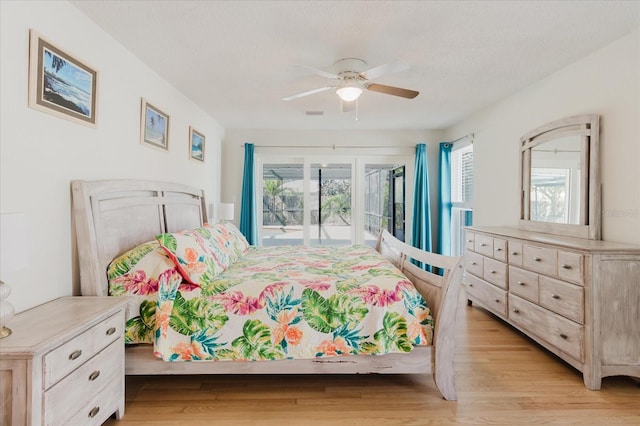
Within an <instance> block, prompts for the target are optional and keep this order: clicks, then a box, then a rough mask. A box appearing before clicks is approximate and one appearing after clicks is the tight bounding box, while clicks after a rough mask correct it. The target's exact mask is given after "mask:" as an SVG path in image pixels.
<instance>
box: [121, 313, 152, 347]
mask: <svg viewBox="0 0 640 426" xmlns="http://www.w3.org/2000/svg"><path fill="white" fill-rule="evenodd" d="M125 330H126V331H125V333H124V341H125V343H140V342H149V343H151V342H152V341H153V340H152V337H153V327H148V326H147V325H146V324H145V323H144V321H143V320H142V318H140V317H133V318H131V319H129V320H128V321H127V324H126V327H125Z"/></svg>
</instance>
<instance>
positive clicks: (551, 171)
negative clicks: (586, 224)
mask: <svg viewBox="0 0 640 426" xmlns="http://www.w3.org/2000/svg"><path fill="white" fill-rule="evenodd" d="M580 148H581V138H580V136H577V135H574V136H568V137H563V138H557V139H553V140H550V141H547V142H545V143H541V144H539V145H537V146H535V147H533V148H532V149H531V175H530V183H531V187H530V205H529V206H530V219H531V220H534V221H539V222H550V223H567V224H576V225H577V224H580V213H581V212H580V204H581V203H580V190H581V188H580V182H581V180H582V176H581V173H582V170H583V165H582V164H581V159H582V154H581V152H580Z"/></svg>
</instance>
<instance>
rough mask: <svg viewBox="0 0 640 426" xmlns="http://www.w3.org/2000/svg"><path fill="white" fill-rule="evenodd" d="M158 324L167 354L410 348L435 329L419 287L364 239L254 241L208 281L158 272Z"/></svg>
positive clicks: (262, 355)
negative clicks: (345, 243) (191, 282)
mask: <svg viewBox="0 0 640 426" xmlns="http://www.w3.org/2000/svg"><path fill="white" fill-rule="evenodd" d="M155 323H156V328H155V336H154V352H155V354H156V356H158V357H160V358H162V359H163V360H165V361H201V360H242V361H257V360H276V359H289V358H314V357H327V356H339V355H355V354H372V355H374V354H385V353H391V352H409V351H411V349H412V348H413V346H414V345H428V344H431V339H432V330H433V320H432V317H431V314H430V311H429V308H428V306H427V304H426V302H425V300H424V299H423V298H422V296H421V295H420V294H419V293H418V292H417V290H416V289H415V287H414V286H413V285H412V284H411V282H410V281H408V280H407V278H406V277H405V276H404V275H402V273H401V272H400V271H398V270H397V269H396V268H395V267H394V266H393V265H392V264H391V263H389V262H388V261H387V260H386V259H384V258H383V257H382V256H381V255H380V254H379V253H377V252H376V251H375V250H373V249H371V248H369V247H367V246H350V247H304V246H286V247H284V246H283V247H258V248H251V249H250V250H249V253H247V254H246V255H244V256H242V257H241V258H240V259H239V260H238V261H236V262H235V263H234V264H233V265H231V266H230V267H229V268H228V269H227V270H225V271H224V272H222V273H221V274H220V275H218V277H217V279H216V280H215V281H213V282H211V284H209V285H206V286H202V287H197V286H186V287H185V286H184V285H182V286H179V285H178V284H177V283H176V282H175V280H174V281H173V282H172V281H170V280H162V279H161V280H160V283H159V290H158V300H157V309H156V321H155Z"/></svg>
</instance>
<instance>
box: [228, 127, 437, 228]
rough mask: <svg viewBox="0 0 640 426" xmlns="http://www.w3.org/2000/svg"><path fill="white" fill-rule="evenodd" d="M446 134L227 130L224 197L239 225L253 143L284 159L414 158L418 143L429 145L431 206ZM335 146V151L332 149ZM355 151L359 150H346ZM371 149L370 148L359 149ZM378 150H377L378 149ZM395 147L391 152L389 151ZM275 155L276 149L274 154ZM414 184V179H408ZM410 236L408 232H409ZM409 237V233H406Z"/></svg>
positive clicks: (433, 210)
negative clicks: (246, 157) (307, 156)
mask: <svg viewBox="0 0 640 426" xmlns="http://www.w3.org/2000/svg"><path fill="white" fill-rule="evenodd" d="M442 136H443V132H442V131H439V130H402V131H391V130H386V131H365V130H346V131H339V130H248V129H245V130H238V129H227V130H226V133H225V138H224V141H223V143H222V178H221V179H222V195H221V199H222V201H224V202H234V203H235V205H236V209H235V214H236V224H237V223H239V222H238V219H239V217H240V200H241V198H242V172H243V165H244V148H243V146H244V143H245V142H249V143H253V144H255V146H256V150H255V152H256V154H258V153H260V152H264V150H262V149H261V148H260V146H283V147H290V148H282V149H281V152H282V153H283V155H295V154H301V153H307V154H308V153H310V152H311V153H313V154H317V155H322V156H325V155H326V156H336V157H337V158H339V157H340V156H341V155H354V156H358V155H377V154H380V155H384V154H390V155H391V154H392V153H406V154H408V155H410V156H413V155H414V154H415V146H416V144H419V143H424V144H426V145H427V160H428V163H429V164H428V168H429V179H430V180H429V191H430V193H429V195H430V197H431V199H432V205H434V206H435V202H436V200H437V196H438V192H437V191H438V187H437V173H438V149H439V148H438V144H439V142H441V141H442V140H443V139H442ZM334 144H335V145H336V149H335V150H334V149H333V148H332V146H333V145H334ZM298 146H327V148H326V149H317V148H307V149H305V148H299V147H298ZM347 147H356V148H347ZM358 147H365V148H366V147H370V148H366V149H363V148H358ZM376 147H378V148H376ZM389 147H392V148H389ZM271 151H272V152H273V151H274V150H273V149H272V150H271ZM407 178H408V179H411V180H413V176H407ZM431 213H432V227H433V229H437V228H436V226H437V212H436V211H435V209H432V212H431ZM407 232H409V230H407ZM407 235H409V233H407Z"/></svg>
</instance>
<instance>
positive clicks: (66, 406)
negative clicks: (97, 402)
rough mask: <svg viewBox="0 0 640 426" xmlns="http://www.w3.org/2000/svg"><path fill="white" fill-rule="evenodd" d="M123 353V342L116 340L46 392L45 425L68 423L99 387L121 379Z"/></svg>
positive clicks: (122, 373)
mask: <svg viewBox="0 0 640 426" xmlns="http://www.w3.org/2000/svg"><path fill="white" fill-rule="evenodd" d="M123 356H124V341H123V340H122V339H118V340H116V341H115V342H113V343H112V344H111V345H109V346H108V347H107V348H106V349H104V350H103V351H101V352H99V353H98V354H97V355H96V356H94V357H93V358H91V359H90V360H89V361H87V362H86V363H85V364H84V365H82V366H81V367H79V368H78V369H77V370H75V371H74V372H73V373H71V374H69V375H68V376H67V377H65V378H64V379H62V380H61V381H60V382H59V383H57V384H56V385H55V386H53V387H52V388H51V389H49V390H48V391H46V392H45V393H44V412H45V413H47V423H46V424H51V425H62V424H70V423H69V422H68V421H67V419H69V418H70V417H72V416H73V415H75V414H76V412H78V411H79V410H80V411H82V410H83V409H85V408H87V406H88V405H89V401H90V400H91V399H92V398H93V396H95V395H97V394H99V393H100V392H101V389H102V388H104V387H105V386H108V385H109V384H110V383H112V382H114V381H116V382H121V378H122V377H123V376H124V366H123V364H122V359H123ZM88 408H89V409H90V408H92V407H88Z"/></svg>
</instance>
